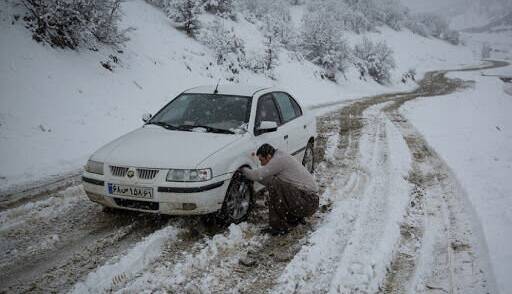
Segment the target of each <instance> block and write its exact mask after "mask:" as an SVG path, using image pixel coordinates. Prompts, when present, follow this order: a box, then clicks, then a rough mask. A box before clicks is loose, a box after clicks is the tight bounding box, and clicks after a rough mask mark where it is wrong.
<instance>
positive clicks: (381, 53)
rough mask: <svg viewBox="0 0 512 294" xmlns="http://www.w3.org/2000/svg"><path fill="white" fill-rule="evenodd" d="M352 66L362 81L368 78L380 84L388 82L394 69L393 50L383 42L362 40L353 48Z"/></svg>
mask: <svg viewBox="0 0 512 294" xmlns="http://www.w3.org/2000/svg"><path fill="white" fill-rule="evenodd" d="M354 65H355V66H356V67H357V69H358V70H359V73H360V74H361V78H363V79H365V78H366V76H370V77H371V78H372V79H374V80H375V81H376V82H378V83H381V84H383V83H386V82H389V80H390V78H391V70H392V69H394V68H395V60H394V58H393V50H391V48H389V46H388V45H387V44H386V43H385V42H378V43H374V42H372V41H370V40H369V39H368V38H364V39H363V41H362V42H361V43H359V44H357V45H356V46H355V47H354Z"/></svg>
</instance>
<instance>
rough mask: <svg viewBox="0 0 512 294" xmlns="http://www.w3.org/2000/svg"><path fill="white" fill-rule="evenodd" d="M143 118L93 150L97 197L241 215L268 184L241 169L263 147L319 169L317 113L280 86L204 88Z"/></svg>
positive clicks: (121, 203) (168, 209) (229, 217)
mask: <svg viewBox="0 0 512 294" xmlns="http://www.w3.org/2000/svg"><path fill="white" fill-rule="evenodd" d="M143 121H144V125H143V126H142V127H140V128H138V129H136V130H134V131H132V132H130V133H128V134H126V135H123V136H121V137H119V138H118V139H116V140H114V141H112V142H110V143H108V144H107V145H105V146H103V147H101V148H100V149H99V150H98V151H96V152H95V153H94V154H93V155H92V156H91V157H90V159H89V161H88V162H87V165H86V166H85V171H84V173H83V177H82V180H83V186H84V189H85V191H86V193H87V196H88V197H89V199H90V200H92V201H94V202H97V203H100V204H102V205H104V206H106V207H111V208H118V209H128V210H136V211H145V212H154V213H161V214H169V215H199V214H210V213H215V215H216V216H218V217H220V218H222V219H224V220H225V221H227V222H240V221H242V220H243V219H244V218H245V217H246V216H247V214H248V213H249V211H250V209H251V206H252V197H253V195H254V193H255V192H257V191H258V190H259V189H261V188H262V186H261V185H259V184H258V183H252V182H249V181H248V180H245V179H244V178H243V177H242V176H241V174H240V172H239V170H240V168H241V167H249V168H257V167H259V161H258V157H257V156H256V154H255V153H256V149H257V148H258V147H259V146H261V145H262V144H264V143H269V144H271V145H272V146H274V147H275V148H277V149H280V150H286V152H288V153H289V154H291V155H293V156H294V157H295V158H296V159H297V160H299V161H300V162H302V163H303V164H304V165H305V166H306V168H307V169H308V170H309V171H310V172H313V169H314V160H313V148H314V142H315V136H316V121H315V118H314V116H312V115H310V114H308V113H307V112H306V111H305V109H304V108H303V107H301V105H300V104H299V103H298V102H297V100H295V99H294V98H293V97H292V96H291V95H290V94H288V93H287V92H285V91H284V90H280V89H277V88H264V87H254V86H227V85H220V86H219V85H217V86H201V87H196V88H193V89H190V90H187V91H185V92H183V93H181V94H180V95H178V96H177V97H176V98H174V99H173V100H172V101H171V102H169V103H168V104H167V105H165V106H164V107H163V108H162V109H161V110H160V111H158V112H157V113H156V114H155V115H154V116H152V115H150V114H145V115H144V116H143Z"/></svg>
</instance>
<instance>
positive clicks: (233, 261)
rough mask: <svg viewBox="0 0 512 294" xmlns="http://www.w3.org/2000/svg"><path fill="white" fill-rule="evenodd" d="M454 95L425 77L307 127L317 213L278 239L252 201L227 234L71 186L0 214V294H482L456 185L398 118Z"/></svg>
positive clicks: (482, 260)
mask: <svg viewBox="0 0 512 294" xmlns="http://www.w3.org/2000/svg"><path fill="white" fill-rule="evenodd" d="M504 65H506V64H505V63H502V62H491V63H490V64H488V65H486V67H489V68H490V67H499V66H504ZM481 68H482V67H480V68H479V69H481ZM466 70H472V69H466ZM466 86H468V83H466V82H464V81H462V80H459V79H449V78H447V77H446V72H445V71H443V72H433V73H429V74H427V75H426V77H425V79H424V80H423V81H422V82H421V83H420V87H419V89H418V90H416V91H414V92H411V93H401V94H388V95H381V96H375V97H369V98H364V99H360V100H358V101H355V102H353V103H350V104H349V105H347V106H345V107H343V108H341V109H340V110H337V111H334V112H332V113H328V114H325V115H323V116H321V117H319V118H318V127H319V137H318V139H317V150H316V157H317V160H318V162H319V165H318V168H317V172H316V177H317V180H318V183H319V186H320V187H321V192H322V197H321V209H320V212H319V213H317V214H316V215H315V216H314V217H313V218H311V219H310V220H309V222H308V224H306V225H301V226H299V227H297V228H296V229H295V230H294V231H293V232H291V233H290V234H288V235H286V236H282V237H272V238H271V237H269V236H267V235H261V234H259V232H258V231H259V229H260V228H261V227H263V226H264V225H265V217H266V211H265V208H264V206H263V203H262V201H258V203H257V207H256V209H255V211H254V214H253V215H252V216H251V217H250V219H249V221H248V222H247V223H243V224H240V225H232V226H230V227H229V228H219V227H216V226H212V225H209V224H205V223H203V222H202V221H201V219H200V218H195V217H194V218H192V217H190V218H179V217H163V216H155V215H149V214H141V213H129V212H126V213H108V212H103V211H102V210H101V208H100V207H98V205H96V204H94V203H91V202H89V201H88V200H87V199H86V196H85V195H84V192H83V189H82V187H81V186H80V185H78V186H71V187H69V188H67V189H65V190H63V191H60V192H56V193H53V194H50V195H46V196H44V197H39V198H38V199H37V200H34V201H33V202H28V203H21V204H20V205H14V206H9V207H7V208H5V209H3V210H2V211H0V249H2V250H1V251H0V252H1V255H0V280H1V281H2V283H1V286H0V288H1V289H0V292H1V291H7V292H49V291H55V292H68V291H73V292H75V293H92V292H95V293H96V292H103V291H112V292H118V293H125V292H129V293H140V292H143V291H146V292H157V293H166V292H170V293H184V292H188V293H268V292H275V293H293V292H295V293H378V292H380V293H486V292H490V293H495V292H496V289H495V282H494V276H493V274H492V271H491V270H490V269H489V265H488V257H487V252H486V251H485V250H484V248H483V246H482V245H481V244H480V243H481V241H482V240H479V237H480V233H481V232H478V231H477V230H478V228H475V227H474V226H473V225H472V223H473V222H474V215H473V211H472V210H471V209H469V207H470V206H468V205H467V204H466V202H467V199H466V196H465V194H464V192H463V189H462V188H461V186H460V184H459V182H458V181H457V179H456V178H455V177H454V176H453V174H452V172H451V170H450V167H449V166H448V165H447V164H446V163H445V162H444V161H443V160H442V159H441V158H440V157H439V155H437V153H436V151H435V150H433V149H432V148H431V147H430V146H429V144H428V143H427V141H426V140H425V139H424V138H423V136H422V135H421V134H420V133H419V132H418V131H417V130H416V129H415V127H414V126H413V125H412V124H411V123H410V122H409V121H408V120H407V119H406V118H405V117H404V116H403V115H401V114H400V112H399V111H398V109H399V108H400V106H401V105H402V104H403V103H405V102H407V101H410V100H413V99H416V98H418V97H428V96H438V95H443V94H448V93H452V92H454V91H456V90H458V89H461V88H464V87H466Z"/></svg>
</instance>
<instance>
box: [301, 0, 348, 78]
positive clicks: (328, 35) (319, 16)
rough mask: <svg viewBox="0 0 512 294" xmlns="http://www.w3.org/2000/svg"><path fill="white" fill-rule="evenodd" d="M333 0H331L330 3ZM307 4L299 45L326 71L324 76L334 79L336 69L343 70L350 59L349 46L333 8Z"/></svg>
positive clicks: (304, 53) (306, 54)
mask: <svg viewBox="0 0 512 294" xmlns="http://www.w3.org/2000/svg"><path fill="white" fill-rule="evenodd" d="M332 3H334V2H332ZM315 4H316V3H313V5H309V6H308V9H307V10H306V11H305V13H304V16H303V20H302V34H301V38H300V41H299V42H300V48H301V51H302V52H303V55H304V56H305V57H306V58H307V59H308V60H310V61H312V62H313V63H315V64H318V65H320V66H321V67H322V68H323V69H324V70H325V76H326V77H328V78H329V79H331V80H335V78H336V72H337V71H341V72H344V71H345V70H346V67H347V64H348V60H349V53H350V51H349V48H348V45H347V43H346V42H345V40H344V39H343V31H342V29H343V28H342V27H340V26H339V25H335V24H339V19H338V16H339V15H338V14H337V13H336V10H333V9H330V6H322V7H320V8H321V9H318V8H319V7H318V6H316V5H315Z"/></svg>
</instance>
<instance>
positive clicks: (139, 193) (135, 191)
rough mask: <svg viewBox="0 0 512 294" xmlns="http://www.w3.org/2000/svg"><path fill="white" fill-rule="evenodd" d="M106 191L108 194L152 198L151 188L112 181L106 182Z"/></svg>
mask: <svg viewBox="0 0 512 294" xmlns="http://www.w3.org/2000/svg"><path fill="white" fill-rule="evenodd" d="M108 193H109V194H110V195H120V196H131V197H137V198H146V199H152V198H153V188H142V187H134V186H126V185H118V184H112V183H108Z"/></svg>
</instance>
